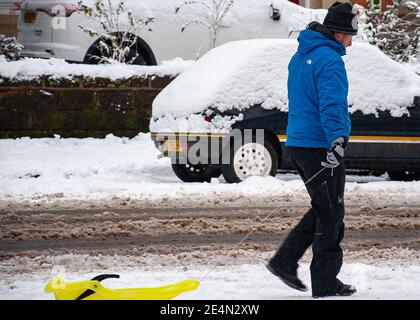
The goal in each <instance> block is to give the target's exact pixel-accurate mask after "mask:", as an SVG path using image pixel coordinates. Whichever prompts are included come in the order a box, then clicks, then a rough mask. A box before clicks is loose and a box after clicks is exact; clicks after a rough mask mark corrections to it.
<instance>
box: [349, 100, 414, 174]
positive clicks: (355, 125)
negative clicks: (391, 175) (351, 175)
mask: <svg viewBox="0 0 420 320" xmlns="http://www.w3.org/2000/svg"><path fill="white" fill-rule="evenodd" d="M419 102H420V100H419V99H417V100H416V103H415V104H414V105H413V106H412V107H410V108H408V112H409V114H404V115H402V116H401V117H395V116H392V115H391V113H390V112H389V111H378V114H377V115H374V114H367V115H365V114H363V113H362V112H360V111H357V112H355V113H353V114H352V115H351V119H352V132H351V138H350V142H351V143H350V145H349V148H348V152H347V155H346V156H347V158H348V159H349V161H350V165H352V166H353V165H354V166H355V167H360V166H361V165H362V164H364V165H363V166H366V165H368V167H371V168H373V167H375V168H380V167H384V166H386V167H389V166H390V165H393V164H399V165H404V163H405V164H407V165H409V167H412V165H416V164H418V166H419V167H420V103H419Z"/></svg>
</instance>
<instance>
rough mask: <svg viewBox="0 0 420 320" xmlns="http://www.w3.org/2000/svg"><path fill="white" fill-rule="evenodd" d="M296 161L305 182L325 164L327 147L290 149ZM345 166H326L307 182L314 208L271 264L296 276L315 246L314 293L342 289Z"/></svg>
mask: <svg viewBox="0 0 420 320" xmlns="http://www.w3.org/2000/svg"><path fill="white" fill-rule="evenodd" d="M288 151H289V154H290V156H291V158H292V161H293V164H294V166H295V168H296V170H297V171H298V172H299V175H300V176H301V178H302V179H303V181H304V182H307V181H308V180H309V179H311V178H312V177H313V176H314V175H315V174H317V173H318V172H319V171H320V170H321V169H322V168H323V167H322V166H321V162H322V161H324V160H325V157H326V150H325V149H316V148H296V147H290V148H288ZM345 176H346V173H345V167H344V164H341V165H340V166H339V167H337V168H335V169H329V168H327V169H325V170H324V171H323V172H322V173H321V174H319V175H318V176H317V177H316V178H315V179H313V180H312V181H310V182H309V183H308V184H307V185H306V189H307V191H308V193H309V195H310V197H311V205H312V208H311V209H310V210H309V211H308V212H307V213H306V214H305V215H304V216H303V218H302V219H301V220H300V222H299V223H298V225H297V226H296V227H295V228H294V229H293V230H292V231H291V232H290V234H289V235H288V236H287V238H286V239H285V241H284V242H283V244H282V245H281V247H280V249H279V250H278V251H277V253H276V254H275V255H274V256H273V258H272V259H271V260H270V262H271V264H272V265H273V266H275V267H277V268H279V269H281V270H283V271H285V272H287V273H290V274H293V275H296V274H297V268H298V261H299V259H300V258H301V257H302V256H303V254H304V253H305V251H306V249H308V248H309V247H310V246H311V245H312V251H313V258H312V262H311V267H310V269H311V282H312V295H313V296H328V295H333V294H335V293H336V292H337V291H338V290H340V289H341V287H342V285H343V283H342V282H340V281H339V280H338V279H337V275H338V273H339V272H340V269H341V266H342V264H343V251H342V249H341V247H340V242H341V241H342V239H343V237H344V222H343V220H344V185H345Z"/></svg>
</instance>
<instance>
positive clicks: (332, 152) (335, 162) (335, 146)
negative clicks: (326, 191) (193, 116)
mask: <svg viewBox="0 0 420 320" xmlns="http://www.w3.org/2000/svg"><path fill="white" fill-rule="evenodd" d="M346 147H347V138H346V137H340V138H338V139H336V140H334V141H333V143H332V144H331V147H330V149H328V151H327V160H326V161H322V162H321V166H323V167H326V168H337V167H338V166H339V165H340V163H341V162H342V161H343V158H344V151H345V150H346Z"/></svg>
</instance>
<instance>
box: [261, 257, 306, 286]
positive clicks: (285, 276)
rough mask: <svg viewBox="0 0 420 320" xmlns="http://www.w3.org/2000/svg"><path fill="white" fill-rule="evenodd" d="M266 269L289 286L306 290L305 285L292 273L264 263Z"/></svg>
mask: <svg viewBox="0 0 420 320" xmlns="http://www.w3.org/2000/svg"><path fill="white" fill-rule="evenodd" d="M265 266H266V268H267V269H268V271H270V272H271V273H272V274H273V275H275V276H276V277H278V278H280V280H281V281H283V282H284V283H285V284H287V285H288V286H289V287H291V288H293V289H296V290H299V291H308V289H307V288H306V286H305V285H304V284H303V283H302V281H300V279H299V278H298V277H296V276H294V275H292V274H289V273H286V272H284V271H281V270H279V269H277V268H274V267H273V266H272V265H270V264H269V263H268V264H266V265H265Z"/></svg>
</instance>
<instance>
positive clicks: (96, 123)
mask: <svg viewBox="0 0 420 320" xmlns="http://www.w3.org/2000/svg"><path fill="white" fill-rule="evenodd" d="M173 79H174V77H173V76H165V77H157V76H145V77H144V76H143V77H131V78H128V79H122V80H116V81H115V80H114V81H113V80H110V79H106V78H89V77H86V78H84V77H73V78H71V79H67V78H66V79H64V78H63V79H53V78H49V77H47V76H45V77H41V78H39V79H36V80H31V81H10V80H7V79H4V78H3V79H0V80H1V81H0V138H17V137H23V136H29V137H34V138H35V137H51V136H53V135H54V134H58V135H60V136H62V137H78V138H82V137H98V138H102V137H105V136H106V135H107V134H109V133H112V134H114V135H117V136H125V137H134V136H136V135H137V134H138V133H139V132H148V131H149V120H150V118H151V110H152V102H153V100H154V98H155V97H156V95H157V94H158V93H159V92H160V91H161V90H162V89H163V88H164V87H165V86H167V85H168V84H169V83H170V82H171V81H172V80H173Z"/></svg>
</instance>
